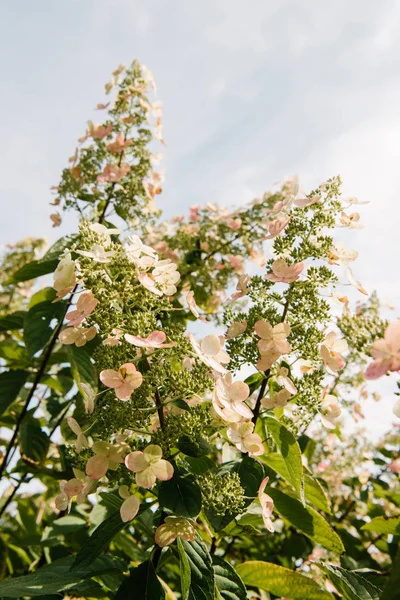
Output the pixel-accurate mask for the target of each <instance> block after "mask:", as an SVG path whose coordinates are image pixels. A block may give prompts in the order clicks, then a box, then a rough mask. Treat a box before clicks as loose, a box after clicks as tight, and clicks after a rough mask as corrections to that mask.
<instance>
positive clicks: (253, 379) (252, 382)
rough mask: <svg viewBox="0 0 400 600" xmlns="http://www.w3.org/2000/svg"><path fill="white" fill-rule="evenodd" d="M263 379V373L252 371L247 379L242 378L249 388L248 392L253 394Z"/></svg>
mask: <svg viewBox="0 0 400 600" xmlns="http://www.w3.org/2000/svg"><path fill="white" fill-rule="evenodd" d="M263 379H264V375H263V373H258V372H257V373H253V374H252V375H250V376H249V377H247V379H245V380H244V382H245V383H247V385H248V386H249V388H250V394H253V393H254V392H255V391H256V390H257V389H258V388H259V387H260V386H261V384H262V382H263Z"/></svg>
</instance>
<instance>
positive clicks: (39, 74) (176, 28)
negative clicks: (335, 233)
mask: <svg viewBox="0 0 400 600" xmlns="http://www.w3.org/2000/svg"><path fill="white" fill-rule="evenodd" d="M399 30H400V3H399V2H398V1H397V0H385V2H383V3H378V2H376V1H375V0H362V1H361V0H352V2H348V0H336V1H335V2H334V3H332V2H327V1H321V0H280V1H279V2H276V1H275V2H273V1H268V2H266V1H265V0H249V2H247V3H246V5H245V4H244V3H243V2H239V0H202V2H183V1H182V0H181V1H178V0H168V2H167V1H162V0H146V1H144V0H143V1H138V0H68V1H66V0H64V1H63V2H62V1H60V0H59V1H58V2H55V1H54V0H37V1H36V2H32V1H31V0H4V1H3V2H2V3H1V7H0V47H1V48H0V49H1V52H0V73H1V82H2V94H1V97H0V114H2V115H3V119H2V124H1V135H0V148H1V151H0V156H1V160H0V202H1V208H2V212H1V215H2V218H1V220H0V243H1V244H5V243H8V242H15V241H17V240H18V239H20V238H22V237H25V236H28V235H33V236H38V237H39V236H45V237H47V239H48V240H49V241H54V240H55V239H56V238H57V237H59V236H60V235H62V234H64V233H67V232H69V231H71V229H72V228H74V227H75V223H74V221H73V218H72V216H67V217H66V218H65V220H64V223H63V225H62V227H61V228H60V229H58V230H54V229H52V227H51V222H50V220H49V214H50V212H52V210H51V207H50V206H49V204H48V203H49V201H51V199H52V196H51V194H50V191H49V188H50V186H51V185H56V184H57V183H58V181H59V176H60V173H61V170H62V169H63V168H64V167H65V166H66V164H67V159H68V157H69V156H71V154H72V153H73V150H74V148H75V145H76V139H77V138H78V137H79V136H81V135H82V133H83V132H84V130H85V124H86V121H87V120H88V119H90V118H94V117H97V119H98V113H97V114H96V113H95V112H94V110H93V109H94V107H95V106H96V104H97V102H101V101H103V100H104V94H103V90H104V83H105V82H106V81H108V79H109V77H110V74H111V72H112V71H113V70H114V69H115V68H116V66H118V65H119V64H120V63H126V64H127V63H129V62H130V61H131V60H132V59H133V58H138V59H139V60H140V61H141V62H142V63H144V64H145V65H146V66H147V67H148V68H149V69H150V70H151V71H152V72H153V74H154V76H155V79H156V82H157V86H158V91H157V94H158V99H160V100H162V102H163V108H164V136H165V140H166V143H167V146H166V148H165V149H164V161H163V165H164V169H165V174H166V181H165V185H164V192H163V194H162V196H161V197H160V199H159V206H160V207H161V208H163V210H164V211H165V214H166V215H167V216H171V215H173V214H175V213H176V212H179V213H181V212H182V210H183V209H184V208H187V207H189V206H190V205H191V204H197V203H200V204H203V203H205V202H208V201H212V202H218V203H221V204H225V205H237V204H239V203H244V202H247V201H250V200H251V199H253V198H254V197H257V196H260V195H261V194H262V193H263V191H265V190H268V189H269V188H270V187H271V186H272V185H273V184H274V183H275V182H277V181H279V180H282V179H283V178H284V177H285V176H291V175H295V174H297V175H298V176H299V178H300V183H301V187H302V188H303V189H304V190H305V191H307V190H309V189H312V188H313V187H315V186H316V185H318V184H319V183H320V182H321V181H324V180H326V179H327V178H328V177H331V176H333V175H337V174H340V175H341V177H342V179H343V181H344V188H343V189H344V192H345V194H347V195H350V196H356V197H358V198H359V199H360V200H365V201H369V204H367V205H365V206H362V207H360V212H361V216H362V221H363V223H364V224H365V228H364V229H362V230H360V231H356V232H354V231H352V232H351V233H352V235H351V237H350V238H349V237H348V236H344V237H343V239H346V240H348V244H349V245H350V247H352V248H354V249H356V250H358V251H359V253H360V258H359V260H358V262H357V263H356V264H355V267H354V271H355V274H356V276H357V278H358V279H360V280H361V281H362V283H363V285H364V287H366V288H367V290H368V291H372V290H373V289H378V291H379V294H380V296H381V297H382V298H383V299H384V300H387V301H388V302H389V303H390V304H391V305H393V306H394V307H395V309H394V310H393V311H392V312H391V314H390V318H395V317H396V316H399V307H400V284H399V278H398V272H399V269H398V254H399V250H400V242H399V226H400V205H399V184H398V170H399V164H400V141H399V132H400V112H399V106H400V68H399V67H400V37H399V35H398V31H399ZM392 389H394V382H393V383H392ZM385 402H386V399H385ZM392 404H393V399H388V400H387V403H386V404H385V408H384V409H383V408H382V404H379V405H373V406H372V405H371V406H369V407H367V412H368V415H369V419H370V421H371V420H374V428H375V429H374V431H375V432H380V431H381V430H383V428H384V427H386V426H387V424H388V422H389V423H390V419H391V415H390V413H391V405H392ZM386 413H387V414H386Z"/></svg>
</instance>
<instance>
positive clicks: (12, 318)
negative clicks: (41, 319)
mask: <svg viewBox="0 0 400 600" xmlns="http://www.w3.org/2000/svg"><path fill="white" fill-rule="evenodd" d="M25 314H26V311H25V310H17V311H16V312H14V313H11V314H9V315H5V316H4V317H0V333H5V332H6V331H15V330H16V329H22V328H23V326H24V317H25Z"/></svg>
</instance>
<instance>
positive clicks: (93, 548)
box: [71, 512, 126, 571]
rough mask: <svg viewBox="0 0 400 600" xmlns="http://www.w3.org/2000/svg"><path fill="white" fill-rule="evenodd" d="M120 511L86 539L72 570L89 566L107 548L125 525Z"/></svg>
mask: <svg viewBox="0 0 400 600" xmlns="http://www.w3.org/2000/svg"><path fill="white" fill-rule="evenodd" d="M125 525H126V523H124V522H123V521H122V519H121V515H120V514H119V512H115V513H114V514H112V515H111V516H110V517H108V519H106V520H105V521H103V523H101V524H100V525H99V526H98V527H96V529H95V530H94V531H93V533H92V535H91V536H90V537H89V538H88V539H87V540H86V541H85V543H84V544H83V546H82V548H81V549H80V551H79V552H78V554H77V556H76V557H75V560H74V562H73V565H72V567H71V570H73V571H75V570H76V569H82V568H85V567H88V566H89V565H90V564H91V563H92V561H93V560H94V559H95V558H97V557H98V556H100V554H101V553H102V552H104V551H105V550H106V549H107V548H108V545H109V543H110V542H111V540H112V539H113V537H114V536H115V535H117V533H118V532H119V531H121V530H122V529H123V528H124V527H125Z"/></svg>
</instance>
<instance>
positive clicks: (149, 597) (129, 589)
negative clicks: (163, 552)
mask: <svg viewBox="0 0 400 600" xmlns="http://www.w3.org/2000/svg"><path fill="white" fill-rule="evenodd" d="M164 598H165V592H164V589H163V587H162V585H161V583H160V582H159V581H158V578H157V575H156V572H155V570H154V567H153V563H152V562H151V560H146V562H144V563H142V564H141V565H139V566H138V567H136V568H135V569H132V570H131V574H130V575H129V577H128V578H127V579H125V581H123V582H122V584H121V586H120V587H119V589H118V591H117V593H116V595H115V600H164Z"/></svg>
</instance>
